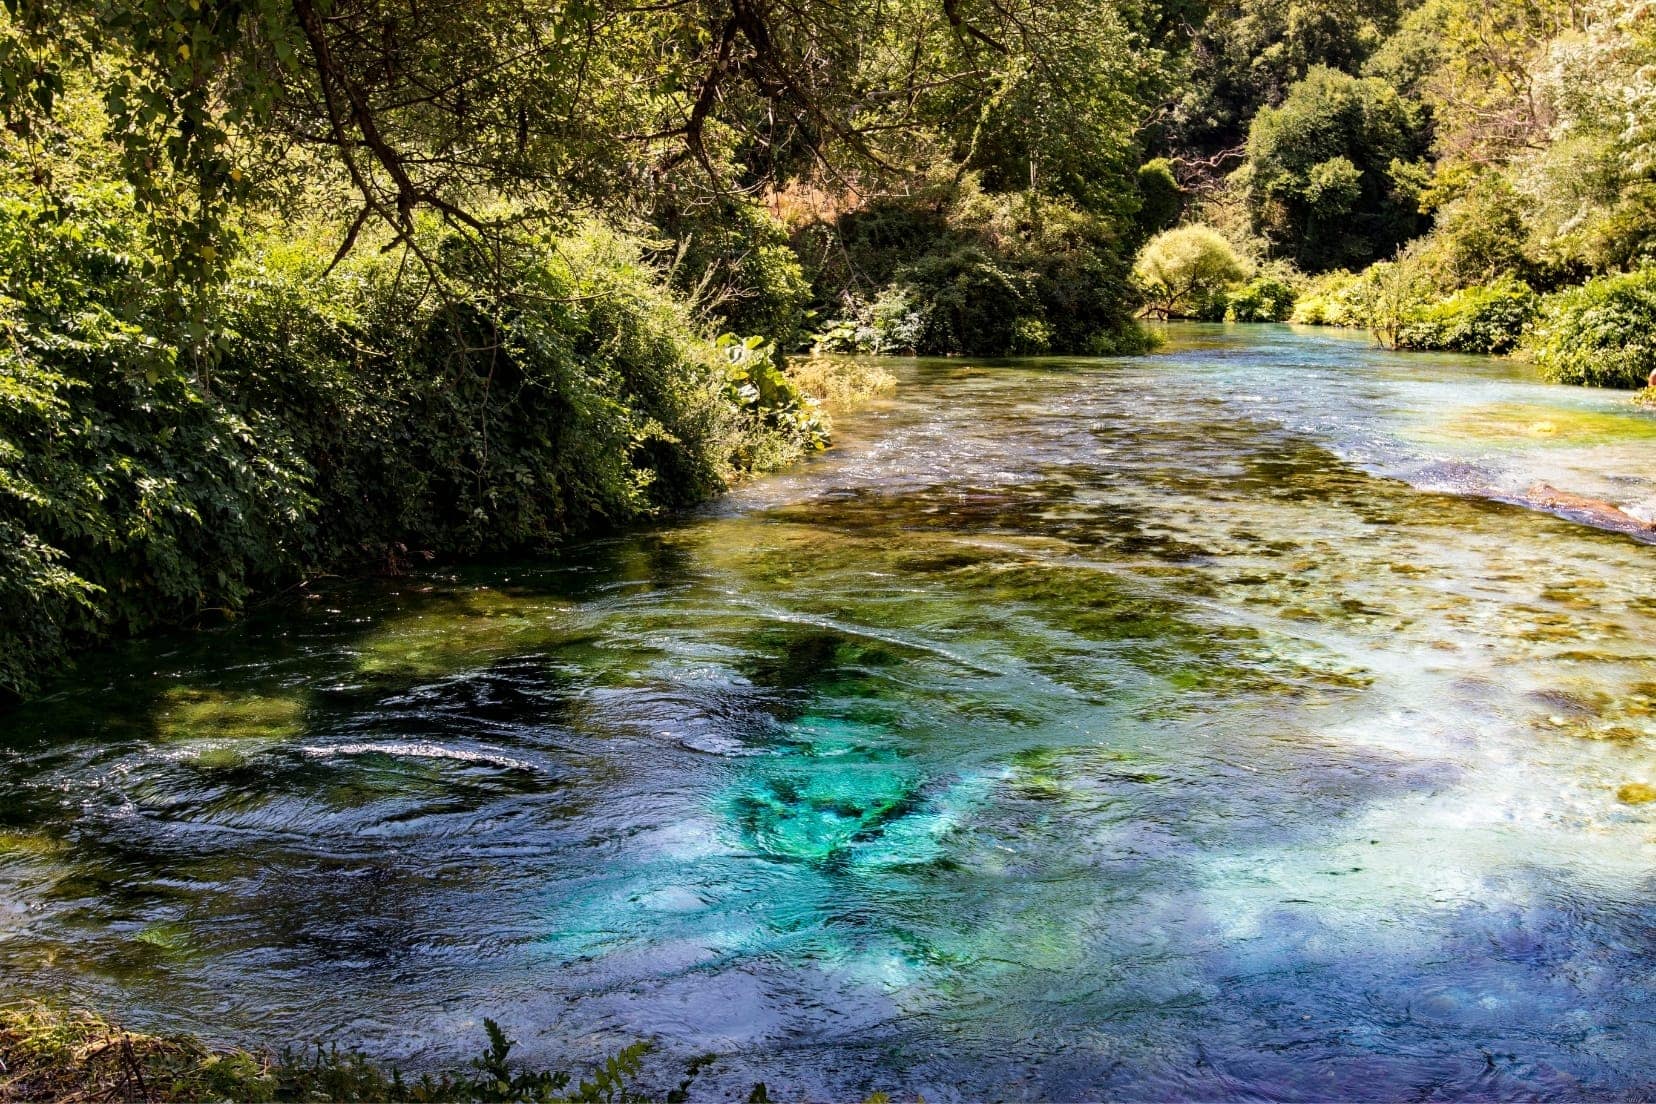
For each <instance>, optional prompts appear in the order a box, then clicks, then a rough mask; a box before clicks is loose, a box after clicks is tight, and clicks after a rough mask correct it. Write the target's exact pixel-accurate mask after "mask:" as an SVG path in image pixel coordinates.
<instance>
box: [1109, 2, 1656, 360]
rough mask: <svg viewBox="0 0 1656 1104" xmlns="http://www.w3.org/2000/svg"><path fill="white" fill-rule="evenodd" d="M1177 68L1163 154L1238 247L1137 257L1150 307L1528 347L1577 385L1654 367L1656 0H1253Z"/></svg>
mask: <svg viewBox="0 0 1656 1104" xmlns="http://www.w3.org/2000/svg"><path fill="white" fill-rule="evenodd" d="M1182 64H1183V66H1184V68H1183V70H1182V76H1181V79H1180V80H1179V81H1178V84H1179V85H1180V86H1181V88H1182V89H1183V91H1182V93H1181V94H1179V95H1178V96H1176V97H1175V98H1174V99H1173V100H1172V101H1171V103H1170V105H1169V107H1168V109H1167V111H1166V112H1165V114H1164V115H1163V116H1162V117H1161V118H1160V119H1159V121H1158V125H1157V138H1156V140H1155V142H1153V143H1152V148H1153V149H1159V150H1161V151H1162V152H1164V153H1165V154H1166V155H1167V157H1168V158H1169V167H1170V168H1171V169H1172V170H1173V171H1174V173H1175V174H1176V175H1177V177H1178V180H1179V183H1180V184H1181V186H1182V187H1183V189H1184V191H1185V194H1186V204H1185V217H1186V218H1187V219H1188V220H1189V221H1191V222H1194V223H1207V224H1209V225H1211V227H1212V228H1214V229H1216V230H1217V231H1218V232H1219V233H1220V234H1221V235H1222V236H1223V237H1224V238H1225V239H1226V241H1225V242H1224V243H1221V244H1220V245H1219V246H1213V247H1211V248H1210V249H1209V250H1208V251H1207V252H1202V251H1200V250H1194V251H1193V247H1192V243H1191V240H1190V238H1189V232H1188V231H1176V232H1175V234H1174V236H1173V237H1171V238H1168V239H1164V240H1162V241H1160V242H1158V243H1156V245H1155V247H1153V248H1152V249H1150V250H1149V251H1148V252H1147V255H1146V257H1145V258H1144V259H1143V261H1142V262H1141V266H1140V273H1141V281H1142V282H1143V283H1144V285H1145V287H1146V288H1147V289H1150V290H1152V291H1154V292H1159V293H1160V294H1159V298H1158V297H1157V296H1156V295H1152V296H1151V298H1150V300H1149V302H1150V303H1151V304H1152V305H1156V306H1158V307H1159V308H1160V313H1163V314H1179V315H1185V316H1192V317H1206V318H1222V317H1226V315H1227V312H1228V314H1229V317H1231V318H1235V319H1240V320H1248V319H1250V318H1261V317H1263V318H1276V319H1287V318H1292V319H1293V320H1294V321H1300V322H1310V323H1333V324H1343V325H1356V326H1363V327H1366V328H1368V329H1369V330H1370V331H1371V332H1372V333H1374V335H1375V336H1376V338H1378V339H1379V340H1381V341H1382V342H1383V343H1385V344H1387V345H1389V346H1392V347H1400V348H1419V349H1453V350H1457V351H1463V352H1475V353H1505V352H1511V351H1514V350H1519V351H1521V352H1523V353H1524V354H1525V355H1528V356H1530V357H1532V358H1533V359H1534V361H1535V362H1536V363H1537V364H1538V365H1539V366H1540V367H1541V368H1542V370H1543V371H1545V372H1546V373H1547V374H1548V375H1549V376H1550V377H1552V378H1554V379H1556V380H1559V381H1563V382H1570V383H1588V384H1601V385H1608V386H1619V387H1635V386H1639V385H1641V384H1643V383H1645V381H1646V379H1647V377H1648V376H1649V375H1650V373H1651V372H1652V371H1653V370H1656V272H1653V271H1652V270H1651V269H1650V268H1649V267H1648V266H1649V265H1650V264H1651V262H1652V261H1653V260H1656V207H1653V202H1656V112H1653V110H1652V108H1653V107H1656V8H1653V7H1652V6H1651V5H1649V4H1647V3H1636V2H1635V3H1628V2H1621V0H1611V2H1603V3H1570V2H1553V0H1536V2H1531V0H1494V2H1493V3H1483V2H1466V0H1425V2H1424V3H1420V4H1418V5H1401V6H1400V5H1394V4H1390V3H1380V4H1339V5H1333V6H1324V5H1318V6H1310V5H1298V4H1294V3H1278V2H1275V0H1266V2H1257V3H1256V2H1253V0H1240V2H1232V3H1226V4H1223V5H1220V6H1218V7H1215V8H1214V9H1212V10H1211V11H1210V12H1208V13H1207V15H1206V18H1205V19H1204V20H1203V21H1202V22H1201V24H1200V25H1199V27H1197V29H1196V30H1195V31H1194V33H1193V34H1192V36H1191V38H1190V41H1189V46H1188V50H1187V52H1186V54H1185V55H1184V57H1183V62H1182ZM1210 244H1211V243H1210ZM1224 245H1229V246H1230V247H1231V248H1230V249H1228V250H1227V249H1225V248H1223V246H1224ZM1215 249H1217V253H1215V252H1214V250H1215ZM1216 256H1217V257H1219V258H1220V260H1222V261H1224V262H1227V263H1229V264H1230V265H1231V266H1232V267H1231V268H1229V269H1226V268H1225V265H1224V264H1220V262H1219V260H1215V257H1216ZM1180 258H1183V259H1182V260H1181V259H1180ZM1198 262H1200V263H1205V264H1206V265H1207V267H1208V269H1210V270H1211V269H1213V267H1214V266H1215V265H1216V264H1218V265H1219V268H1220V269H1221V270H1222V271H1220V274H1219V275H1218V276H1213V275H1197V276H1194V277H1193V275H1192V274H1193V273H1194V272H1196V270H1197V268H1199V267H1200V264H1199V263H1198ZM1169 265H1171V269H1169V268H1168V266H1169ZM1237 266H1239V268H1238V267H1237ZM1169 271H1170V272H1171V275H1168V272H1169ZM1239 272H1245V273H1246V274H1251V275H1253V277H1254V279H1253V281H1252V282H1251V283H1246V284H1243V283H1242V281H1241V276H1240V275H1238V273H1239ZM1158 273H1160V275H1158ZM1181 280H1182V281H1183V284H1181V283H1180V281H1181ZM1187 284H1188V285H1190V286H1189V287H1186V286H1184V285H1187ZM1170 289H1171V290H1172V291H1173V292H1174V293H1176V294H1175V298H1176V299H1177V302H1176V303H1174V304H1173V306H1172V307H1171V308H1170V307H1169V305H1168V294H1169V290H1170Z"/></svg>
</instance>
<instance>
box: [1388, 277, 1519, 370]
mask: <svg viewBox="0 0 1656 1104" xmlns="http://www.w3.org/2000/svg"><path fill="white" fill-rule="evenodd" d="M1540 301H1541V300H1540V297H1539V296H1538V295H1536V293H1535V292H1534V291H1532V290H1531V289H1530V287H1529V285H1527V284H1524V283H1522V282H1520V281H1518V280H1516V279H1513V278H1512V277H1504V278H1502V279H1500V280H1497V281H1496V282H1494V283H1492V284H1487V285H1483V286H1479V287H1469V288H1462V289H1461V290H1459V291H1457V292H1455V293H1454V294H1453V295H1451V296H1449V297H1448V298H1447V299H1442V300H1439V301H1437V302H1434V303H1431V304H1427V305H1424V306H1421V307H1419V308H1417V309H1416V310H1414V311H1413V312H1412V313H1411V317H1410V318H1409V320H1408V321H1407V322H1405V323H1404V325H1403V326H1402V328H1401V329H1400V330H1399V331H1398V335H1397V344H1398V346H1399V347H1400V348H1404V349H1448V350H1452V351H1454V352H1458V353H1510V352H1511V351H1512V350H1513V349H1515V348H1517V347H1518V342H1519V341H1520V340H1521V339H1522V338H1523V336H1524V331H1525V330H1526V329H1527V328H1528V327H1529V324H1530V322H1531V321H1532V320H1533V319H1534V318H1535V315H1536V311H1537V310H1538V308H1539V305H1540Z"/></svg>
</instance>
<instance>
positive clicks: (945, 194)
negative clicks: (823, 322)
mask: <svg viewBox="0 0 1656 1104" xmlns="http://www.w3.org/2000/svg"><path fill="white" fill-rule="evenodd" d="M832 234H833V236H832V238H831V239H830V244H828V245H827V246H826V247H820V246H819V247H816V248H813V247H812V246H811V245H810V244H809V243H807V245H806V247H805V248H806V251H807V255H808V256H811V255H815V256H820V257H822V258H823V261H822V267H820V268H819V269H818V270H817V274H816V283H817V286H818V287H819V289H821V291H822V292H823V293H825V294H826V296H827V297H828V303H829V304H831V305H834V306H837V308H838V309H837V313H838V315H839V316H838V318H836V319H834V320H833V321H831V322H830V323H829V325H828V326H827V327H826V328H825V329H824V330H823V331H822V333H820V334H819V335H818V339H817V345H818V347H819V348H820V349H822V350H824V351H836V350H837V351H861V352H914V353H924V354H950V353H971V354H975V355H982V356H1004V355H1015V354H1040V353H1048V352H1068V353H1076V352H1101V353H1110V352H1133V351H1142V349H1143V348H1144V344H1143V342H1144V338H1143V335H1142V334H1141V332H1140V331H1139V330H1138V328H1137V327H1136V326H1135V325H1134V323H1133V321H1132V319H1131V316H1130V314H1129V310H1128V307H1127V300H1128V295H1129V291H1128V281H1127V271H1126V269H1127V264H1126V262H1125V260H1124V259H1123V258H1122V256H1121V251H1120V238H1119V236H1118V234H1119V232H1118V228H1117V226H1116V225H1114V224H1113V223H1112V221H1110V220H1106V219H1103V218H1101V217H1099V216H1096V215H1089V214H1087V213H1086V212H1084V211H1083V210H1081V209H1080V208H1078V207H1077V206H1076V205H1075V204H1073V203H1072V202H1070V201H1067V200H1062V199H1052V198H1046V197H1041V196H1039V195H1036V194H1034V193H1005V194H993V193H987V192H984V191H982V190H981V189H979V188H978V187H977V186H976V184H975V182H974V181H973V180H972V179H971V178H970V177H968V178H967V179H966V180H965V181H963V182H962V183H961V185H959V186H947V187H945V188H944V189H943V190H942V191H941V192H940V193H938V198H937V200H935V201H934V202H931V203H927V202H919V203H917V202H914V201H912V200H909V201H904V202H893V203H885V204H875V205H870V206H869V207H867V208H865V209H863V210H861V211H858V212H856V213H855V214H852V215H848V216H846V217H844V218H842V219H840V221H839V225H838V226H837V227H835V228H834V229H833V232H832ZM818 249H820V250H821V251H820V252H818ZM842 266H843V267H842ZM858 274H860V275H861V282H864V283H867V284H872V285H873V290H872V292H871V293H868V292H862V291H861V290H860V289H859V287H858V283H859V279H858ZM824 309H825V310H826V309H829V308H827V307H825V308H824Z"/></svg>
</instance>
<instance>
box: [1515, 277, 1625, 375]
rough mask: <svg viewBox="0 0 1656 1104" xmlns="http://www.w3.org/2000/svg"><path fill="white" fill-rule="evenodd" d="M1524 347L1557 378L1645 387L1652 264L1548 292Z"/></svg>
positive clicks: (1545, 369) (1543, 368)
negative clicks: (1562, 289)
mask: <svg viewBox="0 0 1656 1104" xmlns="http://www.w3.org/2000/svg"><path fill="white" fill-rule="evenodd" d="M1523 348H1524V350H1525V352H1527V353H1528V354H1529V355H1530V356H1531V357H1533V358H1534V360H1535V362H1536V364H1538V365H1539V366H1540V368H1541V370H1542V371H1543V372H1544V373H1546V375H1547V377H1548V378H1549V379H1552V380H1555V381H1557V382H1559V383H1584V384H1589V385H1592V386H1595V387H1642V386H1644V384H1645V381H1646V380H1647V379H1648V378H1649V376H1650V373H1651V372H1652V371H1656V267H1650V268H1643V269H1639V270H1637V271H1635V272H1629V273H1622V274H1617V275H1611V276H1601V277H1599V278H1598V279H1596V280H1590V281H1588V282H1587V283H1586V284H1584V285H1583V286H1581V287H1577V288H1570V289H1569V290H1567V291H1561V292H1558V293H1557V294H1554V295H1549V296H1547V297H1546V298H1545V299H1543V300H1542V301H1541V312H1540V316H1539V317H1538V318H1537V319H1536V321H1535V324H1534V326H1532V327H1531V329H1530V332H1529V334H1528V335H1527V336H1526V337H1525V339H1524V343H1523Z"/></svg>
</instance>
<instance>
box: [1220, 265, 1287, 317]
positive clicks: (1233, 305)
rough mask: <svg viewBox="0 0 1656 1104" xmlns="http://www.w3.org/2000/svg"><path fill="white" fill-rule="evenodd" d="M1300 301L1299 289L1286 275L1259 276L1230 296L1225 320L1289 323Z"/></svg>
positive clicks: (1270, 274) (1227, 300) (1267, 274)
mask: <svg viewBox="0 0 1656 1104" xmlns="http://www.w3.org/2000/svg"><path fill="white" fill-rule="evenodd" d="M1298 298H1299V292H1298V290H1297V289H1296V288H1295V287H1294V285H1293V284H1292V283H1291V282H1289V281H1288V280H1287V279H1285V278H1283V277H1282V276H1279V275H1276V274H1274V273H1265V274H1262V275H1259V276H1255V277H1254V278H1253V279H1251V280H1249V281H1248V282H1247V283H1245V284H1243V285H1242V286H1241V287H1239V288H1237V289H1236V290H1234V291H1232V292H1231V293H1230V295H1229V296H1227V297H1226V305H1225V320H1226V321H1228V322H1286V321H1287V320H1288V316H1289V315H1290V314H1292V313H1293V311H1294V302H1295V300H1297V299H1298Z"/></svg>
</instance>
